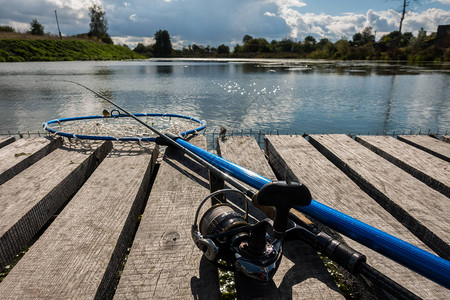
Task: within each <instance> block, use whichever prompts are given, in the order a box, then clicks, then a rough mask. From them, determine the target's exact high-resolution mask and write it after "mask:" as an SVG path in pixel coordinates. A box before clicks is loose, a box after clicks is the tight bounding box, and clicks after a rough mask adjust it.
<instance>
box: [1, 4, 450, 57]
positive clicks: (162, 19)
mask: <svg viewBox="0 0 450 300" xmlns="http://www.w3.org/2000/svg"><path fill="white" fill-rule="evenodd" d="M402 2H403V1H401V0H339V1H338V0H304V1H301V0H0V25H9V26H12V27H13V28H15V29H16V30H18V31H21V32H24V31H26V30H29V28H30V22H31V20H33V19H37V20H38V22H39V23H41V24H42V25H43V26H44V27H45V29H44V30H45V32H50V33H53V34H57V33H58V29H57V26H56V19H55V10H56V11H57V14H58V19H59V24H60V28H61V32H62V34H63V35H65V36H70V35H74V34H79V33H86V32H88V31H89V22H90V19H89V11H88V7H89V6H91V5H92V4H93V3H96V4H100V5H101V6H102V7H103V9H104V10H105V12H106V17H107V19H108V24H109V30H108V33H109V35H110V36H111V37H112V38H113V40H114V42H115V43H116V44H127V45H128V46H130V47H131V48H133V47H135V46H136V45H137V43H138V42H141V43H144V44H145V45H148V44H152V43H153V42H154V41H153V36H154V34H155V32H156V31H158V30H160V29H162V30H167V31H168V32H169V34H170V36H171V40H172V45H173V46H174V48H178V49H181V48H182V47H184V46H188V45H193V44H198V45H204V46H206V45H211V46H213V47H216V46H218V45H220V44H225V45H230V46H233V45H235V44H237V43H240V44H242V38H243V36H244V35H246V34H249V35H251V36H252V37H255V38H260V37H262V38H266V39H267V40H268V41H269V42H270V41H271V40H282V39H284V38H291V39H293V40H294V41H302V40H303V39H304V38H305V37H306V36H307V35H312V36H314V37H315V38H316V39H320V38H328V39H331V40H333V41H337V40H339V39H341V38H343V37H344V38H347V39H351V38H352V36H353V35H354V34H355V33H356V32H361V31H362V30H363V29H364V28H365V27H368V26H370V27H372V28H373V32H376V39H377V40H378V39H379V38H380V37H381V36H382V35H384V34H387V33H389V32H391V31H393V30H398V25H399V21H400V13H399V11H400V9H401V4H402ZM445 24H450V0H420V1H414V0H412V1H411V6H410V8H409V12H408V13H407V15H406V17H405V20H404V23H403V30H402V31H403V32H408V31H410V32H413V34H416V33H417V31H418V30H419V29H420V28H421V27H423V28H424V29H425V30H426V31H427V32H428V33H431V32H436V30H437V26H438V25H445Z"/></svg>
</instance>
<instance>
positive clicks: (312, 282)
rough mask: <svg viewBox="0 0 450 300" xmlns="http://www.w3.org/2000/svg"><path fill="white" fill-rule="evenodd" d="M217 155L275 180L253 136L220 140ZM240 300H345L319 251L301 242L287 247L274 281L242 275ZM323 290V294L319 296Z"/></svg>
mask: <svg viewBox="0 0 450 300" xmlns="http://www.w3.org/2000/svg"><path fill="white" fill-rule="evenodd" d="M218 152H219V153H220V155H221V156H222V157H224V158H225V159H227V160H229V161H232V162H234V163H236V164H238V165H241V166H243V167H245V168H248V169H250V170H252V171H254V172H256V173H258V174H260V175H262V176H264V177H266V178H269V179H272V180H276V177H275V174H274V173H273V171H272V169H271V167H270V165H269V163H268V161H267V160H266V159H265V156H264V153H263V152H262V151H261V149H260V148H259V146H258V144H257V143H256V140H255V139H254V138H253V137H229V138H227V139H226V140H219V142H218ZM236 289H237V293H238V298H240V299H300V298H304V299H343V298H344V297H343V296H342V295H341V294H340V293H339V290H338V288H337V286H336V284H335V283H334V281H333V279H332V278H331V276H330V275H329V273H328V271H327V270H326V268H325V267H324V265H323V263H322V260H321V259H320V257H319V255H318V254H317V252H315V251H314V250H313V249H312V248H311V247H309V246H308V245H305V244H304V243H303V242H301V241H292V242H287V243H285V244H284V256H283V258H282V260H281V264H280V267H279V268H278V271H277V273H276V274H275V276H274V278H273V282H271V283H269V284H267V285H265V286H261V285H260V284H257V283H256V282H254V281H253V280H248V279H246V278H242V277H241V276H239V277H238V278H237V279H236ZM318 291H320V293H318Z"/></svg>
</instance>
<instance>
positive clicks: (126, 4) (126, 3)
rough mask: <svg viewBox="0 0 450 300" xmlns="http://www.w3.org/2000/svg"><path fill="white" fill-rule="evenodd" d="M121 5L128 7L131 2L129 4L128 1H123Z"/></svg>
mask: <svg viewBox="0 0 450 300" xmlns="http://www.w3.org/2000/svg"><path fill="white" fill-rule="evenodd" d="M123 6H125V7H129V6H131V4H130V3H128V2H124V3H123Z"/></svg>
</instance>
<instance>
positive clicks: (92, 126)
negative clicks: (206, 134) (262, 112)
mask: <svg viewBox="0 0 450 300" xmlns="http://www.w3.org/2000/svg"><path fill="white" fill-rule="evenodd" d="M134 116H135V117H137V118H139V119H140V120H142V121H143V122H145V123H146V124H148V125H150V126H151V127H153V128H155V129H157V130H159V131H161V132H163V133H172V134H175V135H180V136H181V137H187V136H189V135H191V134H196V133H197V132H199V131H201V130H203V129H204V128H205V127H206V122H205V121H200V120H198V119H195V118H191V117H188V116H183V115H178V114H159V113H140V114H134ZM43 127H44V129H45V130H47V131H49V132H50V133H53V134H56V135H60V136H64V137H68V138H78V139H88V140H114V141H154V140H155V138H156V137H157V135H156V134H154V133H153V132H152V131H151V130H150V129H149V128H147V127H145V126H143V125H142V124H140V123H139V122H137V121H136V120H133V119H132V118H131V117H130V116H128V115H124V114H116V115H109V116H107V117H105V116H84V117H74V118H63V119H55V120H51V121H47V122H45V123H44V124H43Z"/></svg>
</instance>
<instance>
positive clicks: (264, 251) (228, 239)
mask: <svg viewBox="0 0 450 300" xmlns="http://www.w3.org/2000/svg"><path fill="white" fill-rule="evenodd" d="M222 193H238V194H240V195H242V196H243V197H245V194H243V193H242V192H240V191H238V190H233V189H226V190H220V191H217V192H215V193H212V194H211V195H209V196H207V197H206V198H205V199H203V201H202V202H201V203H200V205H199V207H198V209H197V213H196V215H195V220H194V224H193V225H192V238H193V240H194V243H195V244H196V245H197V247H198V248H199V249H200V250H202V252H203V253H204V255H205V257H206V258H207V259H208V260H210V261H212V262H214V263H215V264H216V265H217V266H218V267H220V268H224V269H227V270H235V271H239V272H241V273H243V274H245V275H246V276H248V277H251V278H254V279H257V280H259V281H263V282H268V281H269V280H270V279H271V278H272V277H273V275H274V274H275V272H276V270H277V269H278V266H279V264H280V261H281V256H282V255H281V254H282V247H281V244H282V242H281V240H277V239H273V238H271V237H270V235H269V234H268V233H267V228H268V227H269V226H271V224H272V222H271V221H270V220H268V219H267V220H263V221H260V222H258V223H256V224H255V225H250V224H249V223H248V206H247V200H246V199H245V198H244V201H245V202H244V203H245V214H244V215H242V214H240V213H239V212H237V211H236V210H235V209H234V208H233V207H232V206H231V205H229V204H227V203H220V204H216V205H213V206H211V207H210V208H209V209H208V210H207V211H206V212H205V213H204V214H203V216H202V218H201V219H200V222H199V224H197V220H198V215H199V212H200V209H201V207H202V206H203V204H204V203H205V202H206V201H207V200H208V199H209V198H211V197H213V196H215V195H218V194H222ZM219 259H223V260H224V261H225V262H226V263H227V266H228V267H225V266H223V265H222V264H219V263H218V262H217V261H218V260H219Z"/></svg>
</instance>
